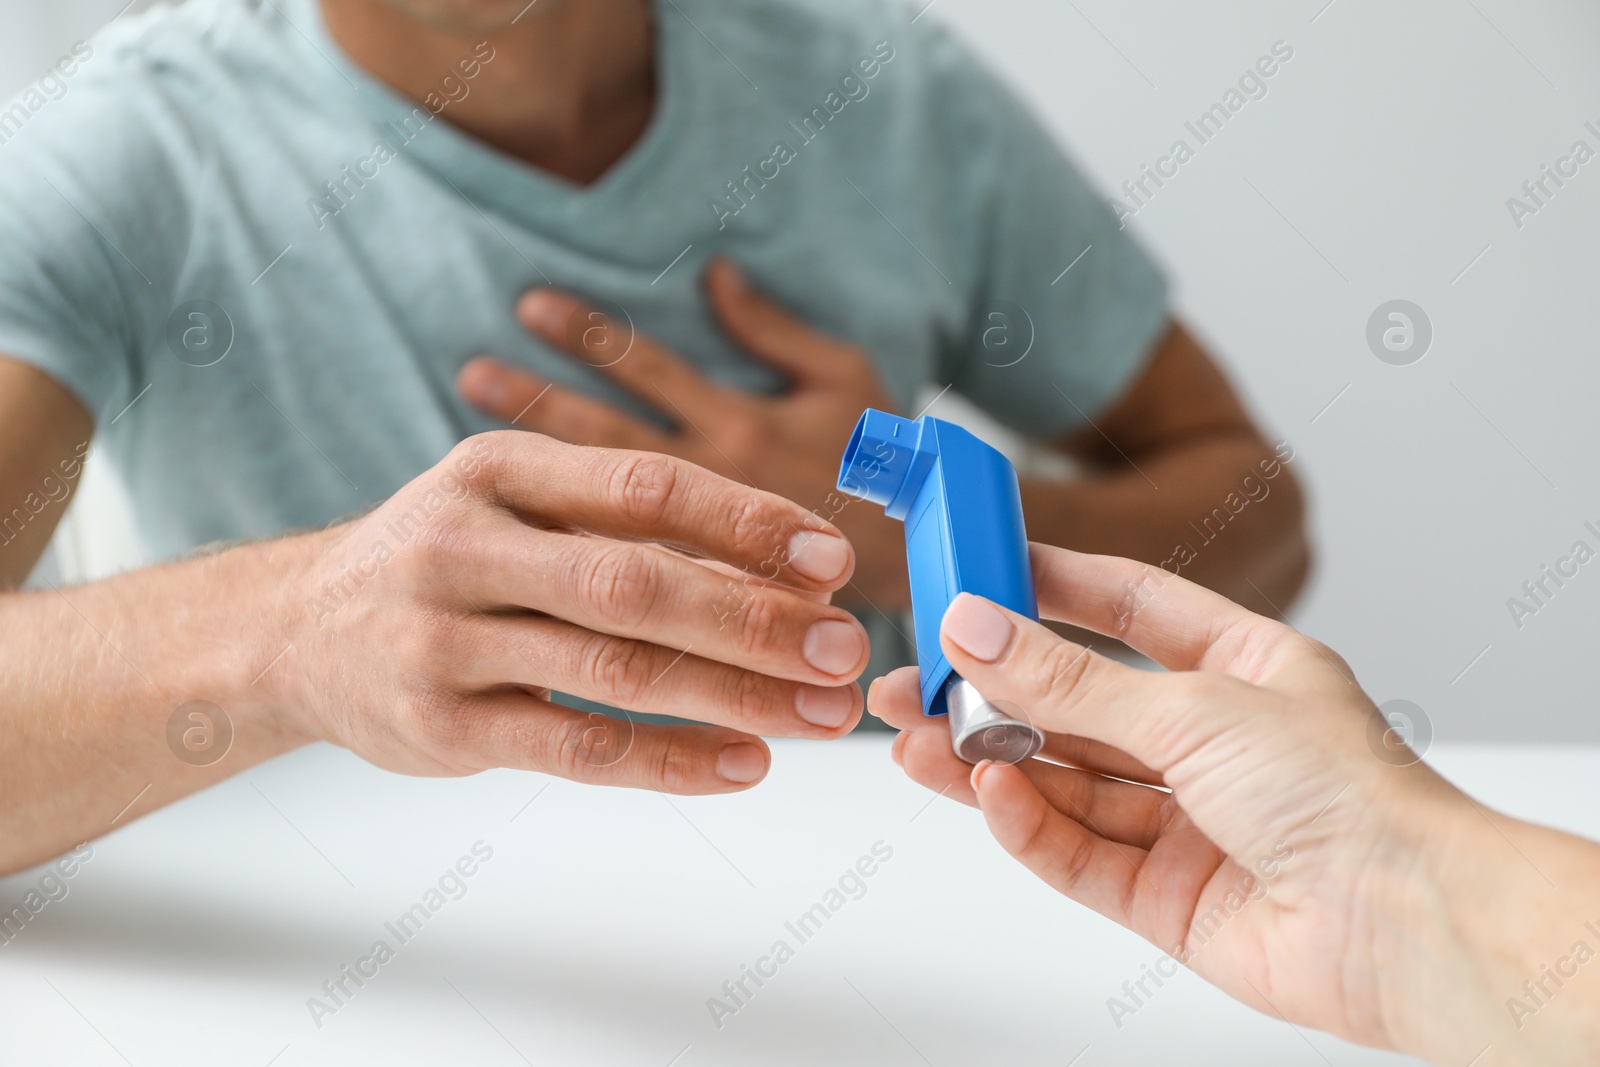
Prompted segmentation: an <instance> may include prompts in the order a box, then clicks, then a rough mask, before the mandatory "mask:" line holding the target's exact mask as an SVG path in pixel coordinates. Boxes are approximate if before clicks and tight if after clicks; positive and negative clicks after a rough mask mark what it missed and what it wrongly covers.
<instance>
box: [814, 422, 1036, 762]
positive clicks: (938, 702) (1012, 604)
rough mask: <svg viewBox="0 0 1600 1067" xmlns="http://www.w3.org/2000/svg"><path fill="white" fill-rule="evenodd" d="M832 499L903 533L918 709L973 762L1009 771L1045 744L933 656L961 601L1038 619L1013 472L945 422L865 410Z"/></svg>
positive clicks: (941, 653) (938, 652)
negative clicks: (868, 510)
mask: <svg viewBox="0 0 1600 1067" xmlns="http://www.w3.org/2000/svg"><path fill="white" fill-rule="evenodd" d="M839 490H840V491H841V492H844V493H848V494H850V495H851V496H855V497H859V498H862V499H865V500H870V501H872V502H873V503H874V504H879V505H881V506H882V507H883V509H884V512H885V514H887V515H889V516H890V517H891V518H895V519H899V520H901V521H902V522H904V523H905V529H906V562H907V564H908V565H909V567H910V572H911V612H912V616H913V617H914V619H915V623H916V637H917V664H918V668H919V670H920V673H921V676H922V710H923V712H924V714H927V715H930V716H932V715H946V714H948V715H949V716H950V736H951V743H952V745H953V746H954V748H955V750H956V754H957V755H958V756H960V757H961V758H962V759H965V760H966V761H967V762H969V763H976V762H978V761H979V760H980V759H994V760H1004V761H1006V762H1011V763H1015V762H1018V761H1019V760H1022V759H1026V758H1028V757H1030V756H1032V755H1034V754H1035V753H1036V752H1037V751H1038V749H1039V747H1040V745H1042V744H1043V741H1044V735H1043V734H1041V733H1040V732H1039V730H1038V729H1037V728H1035V727H1034V726H1033V725H1031V724H1029V723H1026V722H1021V721H1018V720H1017V719H1016V718H1015V717H1014V715H1016V714H1021V713H1020V712H1019V711H1017V710H1016V709H1010V710H1012V711H1013V713H1014V714H1013V715H1009V716H1008V715H1006V714H1004V713H1002V712H1000V711H999V710H998V709H996V708H995V707H993V706H992V705H990V704H988V703H987V702H985V701H984V700H983V698H982V697H981V696H980V695H979V694H978V693H977V692H976V690H974V689H973V687H972V686H971V685H970V684H968V683H967V682H966V681H965V680H963V679H962V678H961V677H960V676H959V675H957V674H956V673H955V672H954V670H953V668H952V667H951V666H950V662H949V661H948V660H947V659H945V656H944V651H943V650H942V649H941V648H940V647H939V625H940V623H941V621H942V620H943V619H944V613H945V609H947V608H948V607H949V606H950V602H951V601H953V600H954V599H955V598H956V595H957V594H959V593H972V594H975V595H977V596H981V597H986V598H987V599H989V600H992V601H994V602H995V603H997V604H1000V605H1003V606H1004V607H1007V608H1010V609H1011V610H1012V611H1015V612H1017V613H1018V614H1021V615H1026V616H1027V617H1028V618H1030V619H1037V618H1038V617H1039V607H1038V603H1037V601H1036V600H1035V599H1034V592H1033V571H1032V568H1031V567H1030V565H1029V562H1028V536H1027V528H1026V526H1025V525H1024V523H1023V518H1022V494H1021V491H1020V489H1019V488H1018V485H1017V472H1016V469H1015V468H1013V467H1012V466H1011V462H1010V461H1009V460H1007V459H1006V457H1005V456H1003V455H1002V454H1001V453H1000V452H999V451H998V450H997V449H995V448H994V447H992V446H991V445H988V444H986V443H984V442H983V441H981V440H979V439H978V438H977V437H975V436H973V435H972V434H971V433H969V432H967V431H966V430H963V429H962V428H961V427H959V426H956V425H954V424H952V423H948V422H944V421H942V420H940V419H935V418H932V417H929V416H923V417H922V418H920V419H917V420H916V421H912V420H910V419H903V418H901V417H900V416H898V415H891V414H889V413H888V412H885V411H878V410H876V409H874V408H868V409H867V411H866V413H865V414H863V415H862V416H861V420H860V421H859V422H857V423H856V428H855V432H854V433H852V434H851V435H850V443H849V444H848V445H846V446H845V452H844V460H843V462H842V463H841V464H840V466H839Z"/></svg>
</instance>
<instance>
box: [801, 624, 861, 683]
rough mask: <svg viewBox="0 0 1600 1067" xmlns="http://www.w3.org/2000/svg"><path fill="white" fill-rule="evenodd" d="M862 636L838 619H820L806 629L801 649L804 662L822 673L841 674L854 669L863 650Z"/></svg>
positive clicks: (852, 627)
mask: <svg viewBox="0 0 1600 1067" xmlns="http://www.w3.org/2000/svg"><path fill="white" fill-rule="evenodd" d="M863 640H864V639H863V637H862V634H861V631H860V629H859V628H857V627H856V626H854V625H852V624H851V623H848V622H841V621H839V620H838V619H823V620H822V621H821V622H816V623H812V624H811V629H809V630H807V631H806V642H805V647H804V648H803V649H802V650H801V651H802V652H803V653H804V654H805V657H806V662H807V663H809V664H811V665H812V666H813V667H815V668H816V669H817V670H819V671H821V672H822V673H823V674H845V673H848V672H849V671H851V670H853V669H855V665H856V663H857V662H858V661H860V659H861V653H862V652H863V651H864V648H863V646H862V641H863Z"/></svg>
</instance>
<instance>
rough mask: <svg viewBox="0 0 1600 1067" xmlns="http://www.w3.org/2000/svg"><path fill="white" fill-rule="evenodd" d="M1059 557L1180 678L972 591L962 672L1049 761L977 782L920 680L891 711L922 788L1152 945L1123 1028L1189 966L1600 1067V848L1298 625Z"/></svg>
mask: <svg viewBox="0 0 1600 1067" xmlns="http://www.w3.org/2000/svg"><path fill="white" fill-rule="evenodd" d="M1032 553H1033V574H1034V578H1035V581H1036V583H1037V591H1038V600H1039V608H1040V613H1041V614H1042V615H1043V616H1044V617H1045V618H1049V619H1056V620H1060V621H1062V622H1067V623H1071V624H1073V625H1076V626H1079V627H1083V628H1084V629H1088V630H1092V631H1095V632H1098V633H1102V634H1106V635H1108V636H1112V637H1115V638H1117V639H1118V640H1121V641H1123V642H1125V643H1126V644H1128V645H1130V646H1131V647H1133V648H1134V649H1136V650H1138V651H1140V652H1142V653H1144V654H1145V655H1147V656H1149V657H1150V658H1151V659H1153V660H1155V661H1156V662H1157V663H1159V664H1160V665H1161V666H1162V667H1165V668H1167V671H1168V672H1170V673H1161V672H1153V671H1145V670H1138V669H1136V668H1133V667H1130V666H1126V665H1123V664H1120V663H1117V662H1115V661H1113V660H1110V659H1106V658H1105V657H1103V656H1100V655H1099V654H1097V653H1096V652H1094V651H1093V650H1092V649H1087V648H1083V647H1080V646H1078V645H1076V644H1073V643H1072V642H1070V641H1067V640H1064V639H1062V638H1061V637H1058V636H1057V635H1056V634H1054V633H1053V632H1051V631H1050V630H1049V629H1047V628H1046V627H1044V626H1042V625H1040V624H1039V623H1037V622H1035V621H1034V620H1033V618H1032V617H1031V616H1030V615H1029V613H1027V612H1019V611H1016V610H1014V609H1009V610H1008V608H1007V607H1005V606H1001V605H998V604H996V603H994V602H993V601H990V600H986V599H983V598H980V597H975V596H969V595H962V596H958V597H957V598H956V599H955V600H954V602H953V603H952V604H951V606H950V608H949V610H948V611H947V612H946V613H945V615H944V617H943V619H942V629H940V630H936V633H937V635H938V638H939V640H940V648H941V651H942V652H943V653H944V654H945V656H946V657H947V659H948V661H949V663H950V665H951V666H952V667H953V668H954V669H955V670H956V671H957V672H959V674H960V675H961V676H962V677H963V678H965V679H967V680H969V681H971V682H972V683H973V684H974V685H976V686H977V687H978V688H979V689H980V690H981V691H982V692H983V693H984V694H985V695H986V696H988V697H989V698H991V699H994V700H1004V701H1008V702H1015V704H1016V705H1017V706H1018V707H1020V708H1023V709H1026V711H1027V713H1028V715H1029V716H1030V717H1031V719H1032V721H1033V722H1035V723H1037V724H1038V725H1039V726H1040V727H1042V728H1043V730H1044V731H1045V742H1044V747H1043V749H1042V750H1041V752H1040V756H1041V758H1039V759H1032V760H1027V761H1024V762H1022V763H1020V764H1018V765H1016V766H1008V765H1005V764H1003V763H989V762H985V763H981V764H979V765H978V766H977V767H968V766H966V765H965V764H964V763H962V762H960V761H959V760H958V759H956V757H955V756H954V755H953V754H952V753H951V751H950V738H949V736H948V734H947V732H946V730H945V727H944V725H943V724H942V723H941V722H940V720H938V719H929V718H928V717H927V716H925V715H924V714H923V706H922V699H921V697H922V694H921V693H920V692H919V686H918V681H917V672H916V670H915V669H914V668H905V669H903V670H900V671H896V672H894V673H892V674H890V675H888V676H887V677H885V678H882V679H879V680H878V682H877V683H875V684H874V686H873V688H872V691H871V692H870V693H869V694H868V706H869V707H870V709H871V710H872V711H873V713H875V714H877V715H878V716H880V717H881V718H883V719H885V720H886V721H888V722H889V723H890V724H891V725H893V726H896V727H899V728H900V729H902V730H904V731H905V732H904V733H903V734H901V736H900V737H899V738H898V739H897V740H896V742H895V748H894V755H895V758H896V760H897V761H898V762H899V763H900V765H901V766H902V767H903V768H904V769H905V771H906V773H907V774H908V775H910V776H911V777H912V778H913V779H915V780H916V781H917V782H919V783H920V784H922V785H923V786H925V787H927V788H928V789H930V790H934V791H937V792H939V793H941V794H943V795H946V796H949V797H951V798H952V799H955V800H958V801H961V802H963V803H966V804H972V805H975V806H977V807H979V808H980V809H982V811H983V816H984V820H985V821H986V823H987V824H988V827H989V830H990V832H991V833H993V834H994V836H995V839H996V840H997V841H998V842H999V844H1000V845H1001V846H1002V847H1004V848H1005V850H1006V851H1007V852H1009V853H1011V855H1012V856H1014V857H1016V858H1017V859H1018V860H1020V861H1021V862H1022V863H1023V864H1024V865H1025V866H1027V867H1028V868H1029V869H1030V870H1032V871H1033V872H1034V873H1035V874H1037V875H1038V876H1039V877H1040V878H1041V879H1043V880H1044V881H1045V882H1046V883H1048V884H1049V885H1050V886H1052V887H1054V888H1055V889H1057V890H1058V891H1060V892H1061V893H1063V894H1065V895H1066V896H1068V897H1071V898H1072V899H1073V900H1075V901H1078V902H1079V903H1082V904H1084V905H1086V906H1088V907H1089V908H1092V909H1093V910H1095V911H1097V912H1099V913H1100V914H1102V915H1104V916H1106V917H1107V918H1110V919H1112V920H1113V921H1115V922H1117V923H1119V924H1121V925H1123V926H1125V927H1127V928H1129V929H1130V930H1133V931H1134V932H1136V933H1138V934H1140V935H1141V936H1143V937H1145V938H1146V939H1148V940H1149V941H1150V942H1151V944H1152V946H1153V948H1152V949H1151V950H1150V956H1149V958H1148V962H1147V964H1146V966H1145V967H1144V968H1142V969H1141V970H1140V971H1139V972H1138V973H1136V974H1134V975H1133V976H1132V980H1131V981H1129V982H1128V983H1126V984H1125V985H1123V986H1122V987H1120V988H1111V989H1108V990H1107V993H1108V997H1107V1000H1106V1011H1107V1013H1108V1016H1109V1018H1110V1020H1111V1021H1112V1022H1113V1023H1114V1024H1115V1026H1116V1028H1117V1029H1123V1028H1133V1027H1138V1026H1147V1025H1149V1026H1159V1025H1162V1020H1161V1018H1160V1017H1159V1011H1160V1009H1159V1002H1160V1000H1161V997H1162V993H1161V992H1160V991H1159V990H1160V986H1161V984H1162V983H1164V982H1168V981H1170V980H1171V979H1173V978H1174V977H1176V976H1177V973H1178V970H1179V969H1180V968H1182V967H1187V968H1188V969H1190V970H1192V971H1194V972H1195V973H1196V974H1198V975H1200V976H1201V977H1202V978H1204V979H1206V980H1207V981H1209V982H1212V983H1213V984H1215V985H1217V986H1219V987H1220V988H1222V989H1223V990H1225V991H1226V992H1228V993H1229V994H1231V995H1232V996H1234V997H1237V998H1238V999H1239V1000H1241V1001H1243V1002H1244V1003H1246V1004H1248V1005H1250V1006H1252V1007H1254V1008H1256V1009H1257V1010H1258V1011H1261V1012H1263V1013H1265V1014H1267V1015H1269V1016H1271V1017H1273V1018H1278V1019H1286V1020H1288V1021H1289V1022H1292V1023H1295V1024H1297V1025H1307V1026H1313V1027H1317V1028H1319V1029H1323V1030H1327V1031H1330V1032H1332V1033H1335V1034H1338V1035H1340V1036H1342V1037H1345V1038H1347V1039H1349V1040H1352V1041H1358V1042H1361V1043H1363V1044H1368V1045H1375V1046H1379V1047H1383V1048H1392V1049H1398V1050H1400V1051H1404V1052H1410V1053H1413V1054H1415V1055H1419V1056H1423V1057H1425V1058H1427V1059H1428V1060H1429V1061H1431V1062H1433V1063H1437V1064H1450V1065H1453V1067H1460V1065H1462V1064H1467V1063H1471V1064H1473V1067H1503V1065H1508V1064H1518V1065H1522V1064H1528V1065H1534V1064H1537V1065H1539V1067H1554V1065H1557V1064H1561V1065H1566V1064H1571V1065H1579V1064H1586V1065H1592V1064H1594V1063H1595V1062H1597V1061H1596V1050H1597V1049H1600V971H1597V972H1595V973H1594V974H1592V975H1591V974H1590V971H1589V969H1588V967H1582V968H1581V969H1579V970H1577V971H1576V974H1575V975H1574V974H1573V970H1574V967H1577V966H1581V965H1579V964H1577V963H1576V962H1575V961H1577V960H1582V959H1587V958H1589V956H1592V955H1593V950H1594V946H1595V944H1596V943H1597V941H1596V937H1597V936H1600V935H1596V934H1594V933H1592V932H1590V929H1589V927H1587V926H1585V923H1596V924H1600V917H1597V916H1596V915H1595V907H1594V900H1595V896H1596V892H1597V890H1600V846H1596V845H1595V844H1594V843H1592V842H1588V841H1584V840H1581V839H1579V838H1577V837H1573V836H1571V835H1569V834H1565V833H1560V832H1557V831H1555V830H1551V829H1547V828H1545V827H1540V826H1534V825H1531V824H1529V823H1525V822H1522V821H1519V820H1517V819H1513V818H1509V817H1507V816H1504V815H1501V814H1499V813H1498V812H1495V811H1492V810H1490V809H1488V808H1487V807H1485V806H1484V805H1482V804H1480V803H1477V802H1475V801H1472V800H1470V799H1469V798H1468V797H1466V796H1465V795H1464V794H1463V793H1461V792H1460V791H1459V790H1458V789H1456V788H1455V787H1454V786H1453V785H1451V784H1450V783H1449V782H1447V781H1446V780H1445V779H1443V778H1442V777H1440V776H1439V775H1438V774H1436V773H1435V772H1434V771H1433V770H1432V769H1431V768H1429V767H1428V766H1427V764H1425V763H1422V762H1420V760H1419V758H1418V757H1417V756H1415V755H1414V754H1413V753H1411V752H1410V751H1409V750H1408V749H1406V748H1405V747H1404V746H1402V745H1397V744H1395V743H1394V739H1393V738H1392V737H1391V736H1390V731H1389V729H1388V723H1387V722H1386V721H1385V720H1384V719H1383V718H1382V717H1381V716H1380V715H1379V713H1378V711H1377V709H1376V708H1375V707H1374V705H1373V703H1372V701H1371V700H1370V699H1369V698H1368V697H1367V695H1366V694H1365V693H1363V692H1362V691H1361V689H1360V687H1359V686H1357V685H1356V683H1355V680H1354V678H1353V676H1352V675H1351V673H1350V668H1349V667H1348V666H1347V665H1346V664H1345V663H1344V662H1343V661H1342V660H1340V659H1339V657H1338V656H1337V655H1335V654H1334V653H1333V652H1332V651H1330V650H1329V649H1327V648H1325V647H1324V646H1322V645H1319V644H1317V643H1315V642H1313V641H1312V640H1311V639H1309V638H1307V637H1306V636H1304V635H1303V634H1300V633H1298V632H1297V631H1295V630H1293V629H1291V628H1290V627H1288V626H1286V625H1284V624H1282V623H1279V622H1276V621H1274V620H1271V619H1266V618H1262V617H1261V616H1258V615H1254V614H1252V613H1251V612H1249V611H1246V610H1245V609H1243V608H1241V607H1239V606H1238V605H1236V604H1234V603H1232V602H1230V601H1228V600H1227V599H1225V598H1224V597H1222V596H1220V595H1218V594H1216V593H1213V592H1211V591H1209V590H1207V589H1203V588H1201V587H1200V586H1197V585H1194V584H1193V583H1191V582H1188V581H1185V580H1184V579H1182V578H1178V577H1176V576H1174V575H1172V574H1169V573H1168V572H1166V571H1164V570H1162V569H1161V568H1159V567H1153V566H1148V565H1145V564H1142V563H1136V562H1134V561H1132V560H1124V559H1114V558H1111V557H1105V556H1086V555H1080V554H1078V553H1075V552H1069V551H1066V550H1064V549H1058V548H1050V547H1046V546H1043V545H1033V546H1032ZM920 621H921V620H920V618H919V623H920ZM920 634H921V628H920V626H919V636H920ZM924 662H926V661H924ZM924 680H926V676H924ZM1008 706H1009V705H1008ZM1578 939H1582V940H1586V941H1587V943H1588V955H1585V954H1584V953H1583V951H1582V950H1578V949H1575V947H1574V941H1575V940H1578ZM1041 951H1043V950H1042V949H1041ZM1552 968H1555V969H1554V970H1553V969H1552ZM1558 972H1559V973H1558ZM1552 975H1553V976H1555V978H1559V979H1560V985H1559V986H1558V985H1557V984H1556V983H1555V981H1554V980H1552V979H1551V978H1550V977H1549V976H1552ZM1562 976H1565V977H1562ZM1540 983H1543V985H1541V984H1540ZM1152 1000H1155V1001H1156V1002H1158V1004H1157V1008H1156V1009H1154V1014H1150V1015H1147V1014H1145V1013H1144V1009H1145V1008H1146V1006H1147V1005H1149V1004H1150V1003H1151V1002H1152ZM1135 1016H1137V1018H1136V1017H1135ZM1535 1016H1537V1017H1535Z"/></svg>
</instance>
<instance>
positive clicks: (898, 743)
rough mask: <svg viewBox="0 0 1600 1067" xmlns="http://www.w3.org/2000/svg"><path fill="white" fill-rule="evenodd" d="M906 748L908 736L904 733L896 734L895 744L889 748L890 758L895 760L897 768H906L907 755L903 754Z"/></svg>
mask: <svg viewBox="0 0 1600 1067" xmlns="http://www.w3.org/2000/svg"><path fill="white" fill-rule="evenodd" d="M905 747H906V734H905V733H904V731H902V732H901V733H898V734H895V735H894V744H892V745H890V746H889V758H890V759H892V760H894V762H895V766H897V767H904V766H905V765H906V762H905V755H904V754H903V750H904V748H905Z"/></svg>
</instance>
